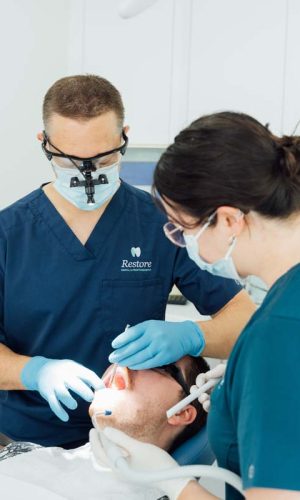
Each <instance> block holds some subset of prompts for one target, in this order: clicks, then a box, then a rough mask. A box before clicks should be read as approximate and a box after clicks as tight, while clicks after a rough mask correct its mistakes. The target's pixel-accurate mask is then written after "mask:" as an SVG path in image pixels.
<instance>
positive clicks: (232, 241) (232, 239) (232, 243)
mask: <svg viewBox="0 0 300 500" xmlns="http://www.w3.org/2000/svg"><path fill="white" fill-rule="evenodd" d="M244 215H245V214H244V212H242V211H241V210H240V213H239V215H238V216H237V219H236V221H237V222H238V221H239V220H240V219H241V218H242V217H244ZM236 242H237V237H236V235H235V234H233V235H232V236H231V237H230V239H229V247H228V250H227V252H226V255H225V257H224V258H225V259H228V258H229V257H230V255H231V253H232V252H233V249H234V247H235V245H236Z"/></svg>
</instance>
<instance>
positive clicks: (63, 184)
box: [51, 161, 120, 211]
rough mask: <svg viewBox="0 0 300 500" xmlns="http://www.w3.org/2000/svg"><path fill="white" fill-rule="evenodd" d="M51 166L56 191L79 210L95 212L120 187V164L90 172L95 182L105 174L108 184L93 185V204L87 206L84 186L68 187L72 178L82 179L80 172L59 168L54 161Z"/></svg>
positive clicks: (73, 169)
mask: <svg viewBox="0 0 300 500" xmlns="http://www.w3.org/2000/svg"><path fill="white" fill-rule="evenodd" d="M51 164H52V168H53V170H54V173H55V174H56V180H55V182H54V184H53V186H54V187H55V189H56V191H58V192H59V193H60V194H61V195H62V196H63V197H64V198H65V199H66V200H68V201H69V202H70V203H72V204H73V205H75V206H76V207H77V208H79V209H80V210H88V211H91V210H96V209H97V208H99V207H101V206H102V205H104V203H105V202H106V201H107V200H109V198H111V197H112V196H113V195H114V194H115V193H116V191H117V190H118V188H119V186H120V177H119V166H120V162H117V163H114V164H113V165H110V166H109V167H102V168H101V169H98V170H96V171H95V172H92V177H93V179H95V180H96V179H98V177H99V175H100V174H105V175H106V177H107V180H108V184H99V185H95V195H94V198H95V203H93V204H88V203H87V195H86V193H85V188H84V186H78V187H70V183H71V179H72V177H78V178H80V177H82V178H83V176H82V175H81V174H80V172H79V171H77V170H76V169H75V168H63V167H59V166H58V165H56V164H55V162H54V161H52V162H51Z"/></svg>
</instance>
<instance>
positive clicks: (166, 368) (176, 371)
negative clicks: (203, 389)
mask: <svg viewBox="0 0 300 500" xmlns="http://www.w3.org/2000/svg"><path fill="white" fill-rule="evenodd" d="M151 369H152V370H153V371H156V372H158V373H163V374H164V375H165V374H167V375H170V376H171V377H172V378H173V379H174V380H176V382H177V383H178V384H179V385H180V386H181V388H182V389H183V391H184V392H185V394H186V395H187V396H188V395H189V394H190V388H189V386H188V384H187V383H186V381H185V379H184V376H183V373H182V371H181V370H180V368H178V366H176V365H175V363H170V364H169V365H163V366H158V367H156V368H151Z"/></svg>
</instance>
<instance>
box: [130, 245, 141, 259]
mask: <svg viewBox="0 0 300 500" xmlns="http://www.w3.org/2000/svg"><path fill="white" fill-rule="evenodd" d="M131 255H132V257H140V256H141V249H140V247H132V248H131Z"/></svg>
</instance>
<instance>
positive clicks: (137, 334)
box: [109, 320, 205, 370]
mask: <svg viewBox="0 0 300 500" xmlns="http://www.w3.org/2000/svg"><path fill="white" fill-rule="evenodd" d="M112 347H113V348H114V349H116V350H115V351H114V352H113V353H111V354H110V356H109V361H110V362H111V363H118V364H119V365H122V366H128V368H131V369H132V370H146V369H149V368H155V367H156V366H162V365H167V364H169V363H173V362H174V361H177V360H178V359H180V358H182V356H185V355H187V354H190V355H191V356H199V354H201V352H202V351H203V349H204V347H205V340H204V336H203V333H202V331H201V330H200V328H199V326H198V325H197V324H196V323H194V322H193V321H182V322H180V323H173V322H169V321H155V320H150V321H144V322H143V323H139V324H138V325H136V326H133V327H132V328H128V329H127V330H126V331H125V332H123V333H121V335H118V337H116V338H115V339H114V340H113V342H112Z"/></svg>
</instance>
